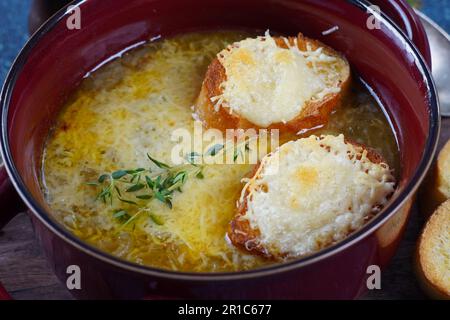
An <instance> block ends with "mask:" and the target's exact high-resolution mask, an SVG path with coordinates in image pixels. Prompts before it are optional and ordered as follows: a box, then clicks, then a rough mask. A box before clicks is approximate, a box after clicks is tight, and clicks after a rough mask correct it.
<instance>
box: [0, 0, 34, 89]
mask: <svg viewBox="0 0 450 320" xmlns="http://www.w3.org/2000/svg"><path fill="white" fill-rule="evenodd" d="M30 2H31V1H30V0H0V17H1V19H0V21H1V22H2V24H1V27H0V83H3V81H4V78H5V76H6V73H7V72H8V70H9V67H10V66H11V63H12V61H13V60H14V58H15V57H16V55H17V53H18V52H19V50H20V49H21V48H22V46H23V44H24V43H25V41H26V40H27V38H28V30H27V22H28V10H29V8H30Z"/></svg>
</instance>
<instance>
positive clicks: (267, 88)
mask: <svg viewBox="0 0 450 320" xmlns="http://www.w3.org/2000/svg"><path fill="white" fill-rule="evenodd" d="M349 82H350V67H349V64H348V62H347V60H346V59H345V57H343V56H342V55H341V54H340V53H338V52H336V51H335V50H333V49H331V48H330V47H327V46H326V45H324V44H323V43H321V42H319V41H316V40H312V39H308V38H306V37H304V36H303V35H302V34H301V33H299V34H298V36H297V37H289V38H284V37H271V36H270V35H269V34H268V33H266V35H265V36H263V37H257V38H249V39H245V40H243V41H240V42H237V43H233V44H231V45H230V46H228V47H227V48H226V49H224V50H222V51H221V52H220V53H219V54H218V55H217V57H216V58H215V59H214V60H213V61H212V62H211V64H210V65H209V67H208V70H207V72H206V75H205V79H204V81H203V84H202V87H201V91H200V94H199V96H198V98H197V101H196V103H195V105H194V111H195V112H196V114H197V115H198V117H199V118H200V119H201V120H202V121H203V122H204V124H205V125H206V126H207V127H209V128H217V129H220V130H223V131H225V130H226V129H236V128H242V129H247V128H254V129H259V128H268V129H279V130H280V131H289V132H298V131H300V130H303V129H309V128H312V127H316V126H318V125H323V124H325V123H326V122H327V121H328V116H329V114H330V113H331V112H332V110H333V109H334V108H335V107H336V106H337V105H338V104H339V102H340V98H341V97H342V95H343V94H344V92H345V90H346V89H347V87H348V84H349Z"/></svg>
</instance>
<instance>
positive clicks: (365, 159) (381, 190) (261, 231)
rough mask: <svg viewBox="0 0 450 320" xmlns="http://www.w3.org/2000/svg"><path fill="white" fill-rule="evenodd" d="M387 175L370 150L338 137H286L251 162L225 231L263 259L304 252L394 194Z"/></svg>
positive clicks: (353, 225) (359, 222)
mask: <svg viewBox="0 0 450 320" xmlns="http://www.w3.org/2000/svg"><path fill="white" fill-rule="evenodd" d="M394 180H395V179H394V176H393V174H392V172H391V169H390V168H389V166H388V165H387V164H386V163H385V162H384V160H383V158H382V157H381V156H380V155H379V154H378V153H377V152H376V151H374V150H372V149H370V148H367V147H365V146H363V145H359V144H356V143H351V142H348V141H346V140H345V139H344V136H343V135H339V136H332V135H327V136H321V137H316V136H310V137H308V138H304V139H299V140H296V141H291V142H288V143H285V144H283V145H282V146H281V147H280V148H279V149H278V150H276V151H275V152H273V153H270V154H268V155H267V156H266V157H264V158H263V159H262V161H261V163H260V165H259V166H256V168H255V171H254V172H253V173H252V176H251V178H250V179H249V180H248V182H247V183H246V185H245V186H244V188H243V190H242V194H241V198H240V200H239V202H238V209H237V214H236V216H235V218H234V219H233V220H232V222H231V223H230V227H229V230H228V237H229V239H230V240H231V242H232V243H233V244H234V245H235V246H237V247H239V248H241V249H243V250H246V251H248V252H250V253H254V254H259V255H263V256H265V257H267V258H273V259H284V258H292V257H300V256H305V255H308V254H311V253H313V252H316V251H318V250H320V249H322V248H325V247H327V246H329V245H331V244H333V243H335V242H337V241H339V240H341V239H343V238H345V237H346V236H347V235H348V234H350V233H351V232H353V231H355V230H357V229H359V228H360V227H361V226H363V225H364V224H365V223H366V222H367V220H368V219H370V218H371V217H372V216H373V215H375V214H376V213H377V212H379V211H380V210H381V209H382V208H383V207H384V206H385V205H386V203H387V201H388V199H389V198H390V196H391V195H392V194H393V192H394V188H395V181H394Z"/></svg>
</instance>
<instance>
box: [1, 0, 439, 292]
mask: <svg viewBox="0 0 450 320" xmlns="http://www.w3.org/2000/svg"><path fill="white" fill-rule="evenodd" d="M377 2H378V3H379V4H380V6H381V7H382V8H386V9H387V10H388V11H389V10H391V11H390V12H391V13H392V14H394V19H396V20H397V21H398V19H399V17H400V18H402V17H403V18H402V19H400V22H401V21H403V23H407V24H408V25H409V29H408V30H406V31H408V32H409V33H410V34H409V35H410V36H412V37H413V39H414V40H415V41H416V44H417V46H418V47H419V48H421V50H422V52H423V54H424V56H425V57H426V58H427V59H428V58H429V49H428V46H427V42H426V38H425V37H424V34H423V32H422V33H421V31H420V29H421V27H420V25H419V24H415V26H416V27H414V28H413V27H412V26H413V25H414V23H415V22H417V21H416V20H415V19H416V18H415V17H414V16H411V17H410V18H408V15H407V14H406V11H404V10H403V9H402V8H401V7H398V4H403V1H381V0H380V1H377ZM74 4H76V5H77V6H79V7H80V9H81V23H82V28H81V30H68V29H67V28H66V19H67V18H68V16H69V14H67V13H65V11H60V12H59V13H58V14H56V15H55V16H53V17H52V18H51V19H50V20H49V21H48V22H47V23H46V24H45V25H44V26H43V27H42V28H41V29H40V30H39V31H38V32H37V33H36V34H35V35H34V36H33V37H32V38H31V40H30V41H29V43H28V44H27V45H26V47H25V48H24V49H23V51H22V52H21V53H20V55H19V57H18V58H17V60H16V62H15V63H14V66H13V67H12V70H11V72H10V73H9V75H8V78H7V80H6V84H5V87H4V89H3V92H2V95H1V106H2V136H1V140H2V154H3V157H4V159H5V165H6V169H7V171H8V174H9V177H10V179H11V180H10V181H11V182H12V184H13V185H14V187H15V189H16V191H17V192H18V193H19V194H20V197H21V198H22V200H23V201H24V202H25V203H26V206H27V207H28V208H29V210H30V212H31V217H32V221H33V224H34V227H35V230H36V233H37V235H38V238H39V239H40V241H41V243H42V248H43V250H44V251H45V253H46V255H47V257H48V259H49V261H50V264H51V265H52V266H53V267H54V269H55V273H56V275H57V276H58V277H59V278H60V279H61V281H62V282H63V283H65V281H66V277H67V274H66V269H67V267H68V266H69V265H78V266H79V267H80V268H81V270H82V274H81V275H82V278H81V285H82V289H81V290H74V291H72V293H73V294H74V295H75V296H76V297H77V298H145V297H147V298H148V297H150V298H151V297H161V296H163V297H181V298H269V299H277V298H307V299H312V298H355V297H358V296H359V295H360V294H361V293H362V292H364V291H365V290H366V279H367V277H368V274H367V268H368V266H370V265H379V266H381V267H383V266H385V265H386V263H387V262H388V261H389V259H390V258H391V257H392V255H393V254H394V252H395V249H396V247H397V244H398V242H399V239H400V237H401V235H402V232H403V230H404V227H405V224H406V221H407V220H408V215H409V208H410V206H411V203H412V201H413V197H414V193H415V191H416V189H417V187H418V186H419V183H420V182H421V181H422V179H423V177H424V175H425V174H426V172H427V170H428V168H429V166H430V162H431V160H432V157H433V154H434V151H435V148H436V142H437V137H438V131H439V112H438V103H437V99H436V92H435V88H434V85H433V82H432V79H431V76H430V71H429V70H428V68H427V65H426V62H425V61H424V59H423V58H422V56H421V55H420V53H419V51H418V49H417V48H416V47H415V46H414V45H413V43H412V42H411V40H410V39H408V37H407V36H406V35H405V33H403V32H402V31H401V30H400V29H399V28H398V27H397V26H396V25H394V24H393V22H392V21H391V20H390V19H388V18H387V17H386V16H385V15H384V14H381V15H379V16H377V18H378V20H379V22H380V28H379V29H373V30H370V29H368V28H367V24H366V22H367V19H368V17H369V15H368V13H367V6H368V3H367V2H365V1H357V0H348V1H345V0H329V1H324V0H320V1H319V0H303V1H299V0H282V1H274V0H247V1H242V0H196V1H194V0H183V1H182V0H109V1H101V0H84V1H75V2H74ZM393 4H395V5H394V6H393ZM408 10H409V9H408ZM408 12H409V11H408ZM410 13H411V12H410ZM396 14H397V18H395V15H396ZM336 25H337V26H339V31H338V32H335V33H332V34H329V35H326V36H324V35H322V32H323V31H324V30H327V29H330V28H331V27H333V26H336ZM417 26H419V27H417ZM221 27H227V28H230V27H232V28H236V27H239V28H240V27H242V28H258V29H263V30H264V29H266V28H270V29H271V30H274V31H277V32H281V33H286V34H296V33H297V32H298V31H301V32H303V33H304V34H306V35H307V36H309V37H312V38H317V39H320V40H321V41H323V42H325V43H326V44H328V45H330V46H332V47H334V48H335V49H337V50H339V51H341V52H343V53H344V54H345V55H346V56H347V57H348V59H349V61H350V62H351V64H352V67H353V69H354V71H355V72H357V73H358V74H359V75H360V76H361V77H362V79H363V80H364V82H365V83H366V84H367V85H368V86H369V87H370V88H371V90H372V91H373V94H374V95H375V96H376V97H377V99H378V100H379V101H380V103H381V104H382V105H383V106H384V107H385V111H386V114H387V116H388V117H389V119H390V120H391V123H392V126H393V128H394V130H395V132H396V135H397V139H398V144H399V148H400V153H401V164H402V166H401V172H400V173H399V174H400V179H399V186H398V191H397V193H396V194H395V196H394V197H393V199H392V201H391V202H390V204H389V205H388V206H387V207H386V208H385V210H384V211H383V212H382V213H380V214H379V215H378V216H377V217H375V218H374V219H373V220H372V221H371V222H369V223H368V224H367V225H365V226H364V227H363V228H362V229H360V230H359V231H357V232H355V233H354V234H352V235H350V236H349V237H348V238H347V239H345V240H344V241H342V242H340V243H338V244H337V245H334V246H332V247H330V248H327V249H325V250H322V251H320V252H318V253H317V254H314V255H311V256H308V257H306V258H302V259H299V260H296V261H292V262H289V263H285V264H282V265H274V266H270V267H266V268H263V269H258V270H253V271H247V272H235V273H219V274H199V273H181V272H171V271H166V270H159V269H155V268H150V267H144V266H141V265H137V264H133V263H130V262H127V261H123V260H120V259H118V258H115V257H113V256H111V255H108V254H106V253H104V252H101V251H99V250H97V249H95V248H93V247H91V246H89V245H87V244H86V243H84V242H82V241H80V240H78V239H77V238H76V237H74V236H73V235H72V234H70V233H69V232H68V231H67V230H66V229H64V228H63V227H62V226H61V225H59V224H58V223H57V222H55V221H54V220H53V219H52V217H51V215H50V214H49V213H48V207H47V205H46V204H45V201H44V198H43V194H42V192H41V188H40V185H39V174H40V172H39V171H40V155H41V152H42V148H43V143H44V141H45V138H46V135H47V133H48V130H49V128H50V126H51V125H52V122H53V120H54V118H55V116H56V115H57V114H58V112H59V110H60V108H61V106H62V104H63V103H64V101H65V99H66V98H67V96H68V95H69V94H70V93H71V92H72V91H73V90H74V88H75V87H76V86H77V84H79V83H80V81H81V80H82V78H83V77H84V76H85V75H86V74H87V73H88V72H89V71H91V70H92V69H94V68H95V67H96V66H98V65H99V64H100V63H102V62H104V61H105V60H106V59H108V58H110V57H111V56H113V55H114V54H116V53H118V52H121V51H123V50H124V49H125V48H129V47H130V46H133V45H135V44H136V43H139V42H141V41H145V40H147V39H150V38H151V37H154V36H157V35H161V36H162V37H163V38H164V37H166V36H170V35H173V34H176V33H180V32H186V31H187V30H205V29H213V28H221ZM422 31H423V30H422ZM427 54H428V56H427ZM2 174H3V176H2ZM2 174H0V178H2V180H0V181H2V183H1V184H0V203H1V204H2V206H3V210H2V212H1V214H0V220H1V221H3V222H6V221H7V220H8V218H9V216H10V215H12V214H13V213H15V212H16V211H17V210H15V209H17V208H15V207H14V206H16V207H17V203H19V202H15V201H16V198H15V196H14V193H13V192H12V190H11V189H10V188H9V186H10V182H9V181H8V180H7V179H6V175H5V173H4V172H2Z"/></svg>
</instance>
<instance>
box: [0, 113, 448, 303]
mask: <svg viewBox="0 0 450 320" xmlns="http://www.w3.org/2000/svg"><path fill="white" fill-rule="evenodd" d="M448 139H450V119H445V120H444V121H443V123H442V130H441V139H440V143H439V148H441V147H442V146H443V144H444V142H445V141H447V140H448ZM423 223H424V221H423V218H422V216H421V215H420V214H419V212H418V210H417V208H413V212H412V215H411V219H410V221H409V224H408V228H407V230H406V235H405V237H404V239H403V241H402V242H401V244H400V248H399V250H398V252H397V254H396V256H395V257H394V259H393V261H392V262H391V264H390V266H389V267H388V268H387V269H386V270H384V271H383V274H382V281H381V287H382V288H381V290H374V291H370V292H369V293H367V294H366V295H365V296H364V297H363V299H423V298H425V296H424V294H423V293H422V291H421V290H420V288H419V286H418V284H417V282H416V279H415V276H414V273H413V270H412V259H413V258H412V257H413V253H414V249H415V245H416V240H417V238H418V235H419V233H420V230H421V228H422V225H423ZM0 279H1V281H2V282H3V284H4V285H5V287H6V289H7V290H8V291H9V292H10V293H11V295H12V296H13V297H14V298H15V299H71V298H72V297H71V295H70V293H69V292H68V291H67V290H66V289H65V287H64V285H63V284H61V283H59V282H58V280H57V279H56V277H55V276H54V275H53V273H52V271H51V269H50V267H49V266H48V264H47V262H46V260H45V258H44V257H43V255H42V252H41V250H40V248H39V246H38V244H37V241H36V239H35V237H34V234H33V230H32V226H31V223H30V219H29V217H28V216H27V215H26V214H25V213H22V214H20V215H18V216H17V217H16V218H15V219H14V220H13V221H11V222H10V223H9V224H8V225H7V226H6V227H5V229H4V230H3V231H2V232H0Z"/></svg>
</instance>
